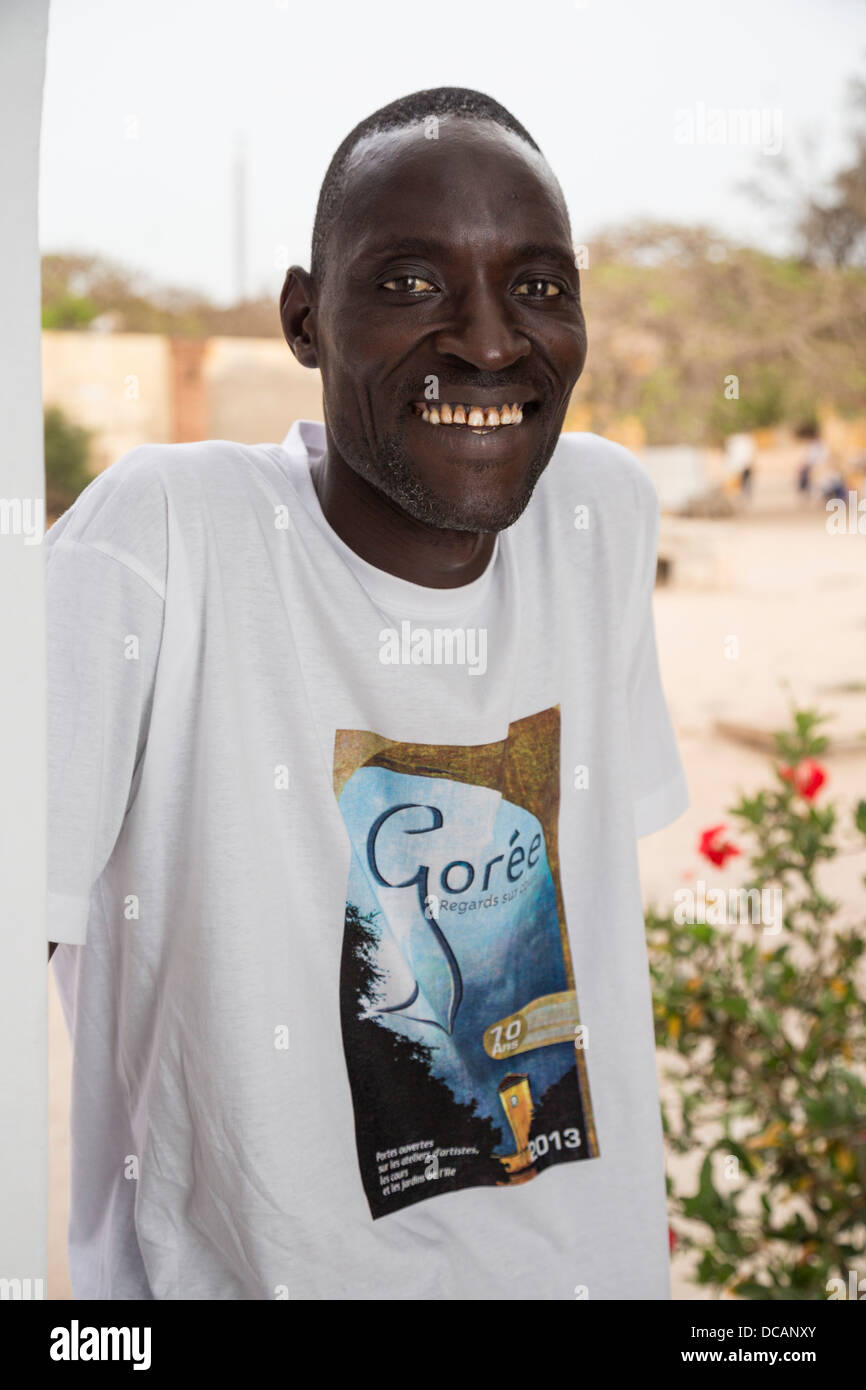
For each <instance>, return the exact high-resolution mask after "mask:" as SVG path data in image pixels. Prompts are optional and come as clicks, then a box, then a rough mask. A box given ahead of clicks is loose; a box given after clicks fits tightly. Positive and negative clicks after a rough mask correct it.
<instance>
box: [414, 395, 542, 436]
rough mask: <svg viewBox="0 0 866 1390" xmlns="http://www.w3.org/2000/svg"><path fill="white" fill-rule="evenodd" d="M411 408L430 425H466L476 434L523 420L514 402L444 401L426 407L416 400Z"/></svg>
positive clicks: (519, 407) (517, 423)
mask: <svg viewBox="0 0 866 1390" xmlns="http://www.w3.org/2000/svg"><path fill="white" fill-rule="evenodd" d="M413 409H414V411H415V413H416V415H420V416H421V419H422V420H426V421H427V423H428V424H430V425H468V426H469V428H470V429H472V430H474V431H475V433H476V434H479V433H481V432H483V431H486V430H494V429H499V427H500V426H501V425H519V424H521V423H522V422H523V409H522V407H521V406H519V405H517V404H516V403H514V402H512V403H511V405H503V406H499V407H497V406H495V405H489V406H480V405H470V406H465V405H449V403H448V402H447V401H444V402H442V404H440V405H431V406H429V407H428V406H427V405H425V404H424V402H423V401H416V402H415V404H414V406H413Z"/></svg>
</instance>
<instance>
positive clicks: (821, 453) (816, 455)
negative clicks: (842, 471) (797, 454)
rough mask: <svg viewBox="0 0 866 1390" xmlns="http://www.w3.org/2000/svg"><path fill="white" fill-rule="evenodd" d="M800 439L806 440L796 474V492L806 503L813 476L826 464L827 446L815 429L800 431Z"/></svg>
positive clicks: (809, 496)
mask: <svg viewBox="0 0 866 1390" xmlns="http://www.w3.org/2000/svg"><path fill="white" fill-rule="evenodd" d="M800 438H801V439H805V440H806V452H805V454H804V455H803V459H802V462H801V464H800V468H799V470H798V473H797V491H798V492H799V494H800V497H801V499H802V500H803V502H808V501H809V500H810V499H811V496H812V484H813V481H814V477H815V474H816V473H820V471H821V469H822V468H823V467H824V466H825V464H826V462H827V446H826V444H825V443H824V441H823V440H822V438H821V435H820V432H819V431H818V430H817V429H807V430H804V431H801V433H800Z"/></svg>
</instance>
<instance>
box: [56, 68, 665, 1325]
mask: <svg viewBox="0 0 866 1390" xmlns="http://www.w3.org/2000/svg"><path fill="white" fill-rule="evenodd" d="M280 313H281V319H282V324H283V330H284V333H285V336H286V340H287V342H288V344H289V347H290V348H291V350H292V352H293V353H294V355H295V356H296V358H297V359H298V361H300V362H301V363H303V364H304V365H306V366H308V367H311V368H318V369H319V370H320V372H321V377H322V387H323V405H324V425H321V424H318V423H316V422H312V421H307V420H301V421H297V422H296V423H295V424H294V425H293V426H292V428H291V429H290V430H289V433H288V435H287V437H286V439H285V440H284V441H283V443H282V444H273V445H259V446H244V445H239V444H231V443H227V442H225V441H209V442H203V443H200V444H193V445H162V446H143V447H141V448H139V449H135V450H133V451H132V452H131V453H130V454H128V455H125V456H124V458H122V459H120V460H119V461H118V462H117V463H115V464H114V465H113V466H112V467H111V468H109V469H108V470H107V471H106V472H105V473H104V474H102V475H100V476H99V477H98V478H96V479H95V480H94V481H93V482H92V483H91V484H90V486H89V487H88V488H87V489H86V490H85V492H84V493H83V494H82V495H81V497H80V498H79V499H78V501H77V502H76V503H75V505H74V506H73V507H72V508H71V509H70V510H69V511H68V512H67V513H66V514H65V515H64V516H63V517H62V518H61V519H60V520H59V521H58V522H57V523H56V524H55V525H54V527H52V528H51V531H50V532H49V533H48V536H47V538H46V549H47V554H48V568H47V584H48V616H49V789H50V796H49V885H48V886H49V919H50V920H49V935H50V939H51V940H52V941H56V942H60V943H63V944H62V945H61V946H60V949H59V950H58V951H57V952H56V954H55V955H54V968H55V972H56V976H57V980H58V984H59V987H60V990H61V996H62V999H63V1004H64V1008H65V1011H66V1015H67V1020H68V1022H69V1026H70V1030H71V1034H72V1039H73V1046H74V1078H73V1107H72V1134H73V1171H72V1214H71V1222H70V1263H71V1269H72V1278H73V1288H74V1292H75V1295H76V1297H81V1298H110V1299H138V1298H143V1299H151V1298H155V1299H189V1298H191V1299H281V1298H293V1299H297V1298H301V1299H443V1300H448V1299H496V1300H498V1299H515V1300H522V1299H573V1298H575V1297H589V1298H591V1299H644V1298H648V1299H663V1298H667V1297H668V1296H669V1282H668V1263H667V1223H666V1216H665V1191H664V1176H663V1161H662V1145H661V1131H660V1122H659V1110H658V1096H657V1087H656V1074H655V1062H654V1047H653V1027H652V1016H651V1008H650V994H649V981H648V971H647V956H646V947H645V944H644V936H643V918H642V911H641V899H640V884H639V878H638V869H637V852H636V840H637V837H638V836H640V835H643V834H647V833H649V832H650V831H653V830H655V829H658V828H659V827H661V826H662V825H665V824H666V823H668V822H669V821H670V820H672V819H673V818H674V817H675V816H677V815H679V814H680V813H681V811H682V810H683V809H684V808H685V806H686V804H687V796H686V789H685V783H684V779H683V774H682V768H681V765H680V760H679V757H678V754H677V750H676V745H675V741H674V738H673V734H672V731H671V724H670V720H669V717H668V713H667V709H666V705H665V699H664V694H663V691H662V688H661V684H660V680H659V672H658V664H657V659H656V648H655V637H654V629H653V619H652V608H651V600H652V590H653V583H654V575H655V546H656V537H657V526H658V506H657V502H656V497H655V492H654V489H653V486H652V483H651V481H650V479H649V477H648V475H647V474H646V472H645V471H644V469H643V468H642V466H641V465H640V464H639V463H638V462H637V460H635V459H634V458H633V456H632V455H631V454H629V453H628V452H627V451H626V450H625V449H623V448H621V447H619V446H618V445H615V444H612V443H610V442H608V441H606V440H604V439H601V438H599V437H598V436H595V435H590V434H565V435H563V434H561V429H562V425H563V422H564V419H565V414H566V410H567V408H568V403H569V400H570V397H571V394H572V391H573V389H574V386H575V384H576V382H577V380H578V378H579V376H580V374H581V371H582V370H583V366H584V361H585V358H586V350H587V347H586V331H585V325H584V319H583V313H582V310H581V304H580V289H579V280H578V273H577V269H576V267H575V257H574V252H573V249H572V244H571V232H570V227H569V221H568V215H567V212H566V208H565V205H564V202H563V198H562V193H561V191H560V189H559V185H558V184H557V182H556V180H555V178H554V177H553V175H552V173H551V171H550V169H549V167H548V165H547V164H546V162H545V160H544V158H543V156H542V155H541V152H540V151H539V149H538V147H537V145H536V144H535V142H534V141H533V140H532V139H531V137H530V136H529V135H528V133H527V132H526V131H525V130H524V129H523V127H522V126H521V125H520V124H519V123H518V122H517V121H516V120H515V119H514V118H513V117H512V116H511V115H510V114H509V113H508V112H507V111H506V110H505V109H504V108H503V107H501V106H500V105H499V104H498V103H497V102H495V101H493V100H492V99H490V98H489V97H486V96H484V95H482V94H480V93H478V92H471V91H467V90H464V89H453V88H438V89H435V90H432V91H427V92H419V93H415V94H414V95H412V96H410V97H406V98H404V99H403V100H401V101H398V102H394V103H392V104H391V105H390V106H388V107H385V108H383V109H382V110H381V111H379V112H376V113H375V114H374V115H373V116H371V117H369V118H368V119H367V120H366V121H364V122H362V124H361V125H360V126H358V127H357V128H356V129H355V130H354V131H352V132H351V134H350V135H349V136H348V137H347V138H346V140H345V141H344V142H343V144H342V145H341V146H340V148H339V149H338V151H337V153H336V154H335V156H334V158H333V160H332V162H331V165H330V167H329V169H328V172H327V174H326V177H325V181H324V184H323V187H322V191H321V194H320V198H319V205H318V209H317V214H316V221H315V228H314V235H313V251H312V262H311V269H310V271H309V272H307V271H306V270H304V269H302V268H300V267H297V266H295V267H293V268H292V269H291V270H290V271H289V273H288V275H287V276H286V281H285V285H284V287H283V292H282V296H281V300H280ZM472 677H474V679H473V678H472Z"/></svg>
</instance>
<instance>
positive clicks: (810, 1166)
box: [647, 710, 866, 1299]
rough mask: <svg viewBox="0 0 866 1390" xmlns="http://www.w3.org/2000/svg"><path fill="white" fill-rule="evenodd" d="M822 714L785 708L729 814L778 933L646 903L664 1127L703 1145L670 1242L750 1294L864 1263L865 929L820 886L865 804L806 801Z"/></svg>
mask: <svg viewBox="0 0 866 1390" xmlns="http://www.w3.org/2000/svg"><path fill="white" fill-rule="evenodd" d="M822 723H823V720H822V719H821V718H820V717H819V716H818V715H817V714H816V713H815V711H813V710H797V711H795V712H794V718H793V723H792V726H791V728H790V729H788V730H785V731H783V732H780V733H779V734H777V736H776V743H777V748H778V754H779V758H780V759H782V760H783V761H782V762H780V763H776V764H775V765H774V771H773V780H772V783H771V785H770V786H769V787H766V788H764V789H762V790H761V791H759V792H757V793H756V794H755V795H753V796H750V797H746V796H744V797H742V798H741V799H740V800H739V802H738V803H737V804H736V805H735V806H733V807H731V808H730V814H731V815H732V816H733V817H734V818H735V819H736V821H737V822H738V823H739V826H740V830H741V834H742V836H743V837H744V838H745V840H746V841H747V842H748V844H749V849H748V851H747V862H748V865H749V870H750V872H749V876H748V882H747V884H746V885H745V887H746V888H747V889H758V890H761V889H768V888H778V889H780V890H781V892H782V900H781V901H782V904H783V915H782V928H781V930H780V931H779V932H778V934H773V933H772V932H769V933H768V932H766V931H764V929H763V928H762V925H761V924H760V923H754V924H752V923H742V922H741V923H735V924H730V923H729V924H728V925H725V926H714V925H710V924H708V923H701V922H695V923H694V924H693V925H687V924H686V925H683V924H681V923H678V922H677V921H675V920H674V916H673V915H662V914H660V913H658V912H655V911H652V910H651V911H649V912H648V913H647V928H648V932H649V942H650V962H651V974H652V981H653V1004H654V1013H655V1024H656V1041H657V1044H658V1046H659V1047H660V1048H661V1049H663V1050H664V1056H665V1059H666V1067H667V1075H668V1077H669V1079H670V1080H671V1081H672V1082H673V1086H674V1091H675V1095H676V1102H675V1103H674V1104H667V1105H665V1106H663V1120H664V1128H665V1134H666V1139H667V1143H668V1145H669V1148H670V1150H671V1151H672V1152H673V1153H676V1154H694V1153H695V1152H699V1153H701V1154H702V1155H703V1158H702V1164H701V1169H700V1176H699V1179H698V1185H697V1189H696V1191H694V1192H690V1193H686V1192H682V1191H677V1190H675V1189H676V1184H675V1183H673V1182H670V1181H669V1191H671V1194H672V1208H673V1217H674V1227H675V1229H676V1232H677V1237H678V1244H679V1247H680V1248H683V1249H686V1250H693V1251H695V1252H696V1253H697V1254H698V1256H699V1261H698V1264H697V1269H696V1278H697V1280H698V1282H699V1283H701V1284H706V1285H711V1286H713V1287H714V1288H715V1289H716V1291H717V1292H719V1293H720V1292H721V1291H723V1290H724V1291H727V1292H729V1293H734V1294H735V1295H736V1296H738V1297H741V1298H747V1299H821V1298H826V1296H827V1293H826V1286H827V1282H828V1280H829V1279H831V1278H842V1279H843V1280H845V1281H846V1283H847V1278H848V1273H849V1271H850V1270H851V1269H858V1263H857V1262H858V1261H859V1262H860V1264H859V1269H858V1272H859V1274H860V1275H862V1274H863V1273H866V1271H864V1269H863V1264H862V1262H863V1256H864V1231H866V1084H864V1077H866V1023H864V1020H866V989H864V975H863V967H864V964H866V962H864V959H863V957H864V952H866V936H864V924H863V923H861V924H860V925H859V926H858V927H856V928H852V927H849V926H841V925H839V923H838V917H839V913H840V905H839V903H837V902H835V901H834V900H833V899H831V898H829V897H828V896H826V894H825V893H824V892H823V890H822V888H821V886H820V884H819V881H818V873H819V869H820V866H821V865H822V864H823V863H825V862H827V861H829V860H830V859H833V858H834V857H835V856H836V855H837V854H838V853H841V852H849V853H850V852H855V853H863V852H864V851H866V840H864V837H866V801H860V802H859V804H858V806H857V808H856V810H855V813H854V816H853V818H852V823H851V825H850V828H849V826H848V823H847V817H846V818H845V823H844V824H842V823H841V822H840V817H839V814H838V810H837V808H836V807H835V806H833V805H832V804H825V805H820V806H819V805H818V804H816V803H817V802H818V800H821V801H823V800H824V798H822V797H820V789H821V788H820V785H819V786H818V787H817V788H816V787H815V785H814V784H815V782H818V781H819V780H820V773H821V771H822V770H821V769H820V767H819V766H816V764H815V763H814V761H811V760H815V759H817V758H818V757H819V756H820V754H821V753H822V752H823V751H824V749H825V747H826V744H827V740H826V738H825V737H824V735H823V734H821V733H820V732H819V726H820V725H821V724H822ZM798 766H799V767H800V768H801V769H805V770H806V771H807V772H808V773H809V774H810V776H811V781H810V780H802V781H800V782H799V783H798V780H797V778H796V776H793V775H792V774H791V772H790V769H791V768H793V769H797V768H798ZM786 769H788V770H786ZM798 786H799V790H798ZM843 840H844V843H840V841H843ZM739 862H742V861H739ZM677 1217H679V1218H681V1219H682V1220H683V1221H685V1222H686V1225H685V1226H683V1225H681V1224H680V1223H679V1222H678V1221H677Z"/></svg>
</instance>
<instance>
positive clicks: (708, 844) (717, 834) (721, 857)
mask: <svg viewBox="0 0 866 1390" xmlns="http://www.w3.org/2000/svg"><path fill="white" fill-rule="evenodd" d="M724 828H725V826H724V823H722V824H721V825H711V826H710V828H709V830H704V831H703V832H702V834H701V838H700V839H699V840H698V854H702V855H703V856H704V858H705V859H709V861H710V863H711V864H717V865H718V867H719V868H720V869H721V868H723V867H724V865H725V862H726V860H728V859H733V857H734V855H735V854H742V850H739V849H737V846H736V845H735V844H732V842H731V841H730V840H723V839H722V831H723V830H724Z"/></svg>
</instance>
